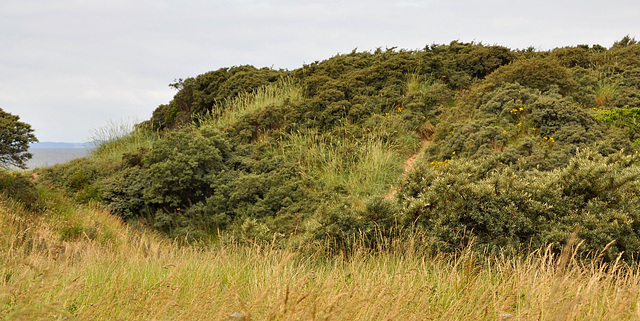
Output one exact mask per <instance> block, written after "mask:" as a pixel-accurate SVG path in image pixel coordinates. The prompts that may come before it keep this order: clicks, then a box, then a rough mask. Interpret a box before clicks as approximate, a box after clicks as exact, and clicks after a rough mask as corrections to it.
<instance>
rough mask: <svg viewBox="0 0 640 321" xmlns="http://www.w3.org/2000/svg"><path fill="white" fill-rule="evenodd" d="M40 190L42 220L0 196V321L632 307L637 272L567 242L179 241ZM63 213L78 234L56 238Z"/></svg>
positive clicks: (362, 316)
mask: <svg viewBox="0 0 640 321" xmlns="http://www.w3.org/2000/svg"><path fill="white" fill-rule="evenodd" d="M48 197H49V201H50V202H52V204H51V210H50V211H48V212H46V213H44V214H42V215H43V216H41V217H31V216H30V215H32V214H30V213H28V212H26V211H25V210H24V209H22V208H21V207H19V205H17V204H15V203H11V202H9V201H7V200H6V199H2V200H0V233H1V234H2V238H0V240H2V241H1V242H0V250H1V251H0V260H1V262H2V263H1V265H0V318H2V319H7V320H12V319H15V320H27V319H28V320H38V319H48V320H51V319H53V320H64V319H65V318H68V319H74V318H75V319H79V320H176V319H177V320H185V319H197V320H226V319H230V316H231V315H232V314H233V315H235V316H243V317H244V320H584V319H588V320H629V319H638V318H640V312H639V309H638V300H639V299H640V271H638V270H637V269H632V268H630V267H628V266H626V265H623V264H620V263H617V262H614V263H611V264H603V263H599V262H598V261H595V260H594V261H593V262H588V263H579V262H577V261H575V260H574V259H573V257H574V253H575V252H576V251H577V248H576V247H574V248H573V249H571V250H568V251H565V252H564V253H563V254H562V255H561V256H556V255H554V254H552V253H551V251H548V250H547V249H541V250H539V251H535V252H533V253H532V254H529V255H526V256H522V257H515V258H514V257H510V258H507V257H504V256H487V257H483V256H479V255H477V253H476V252H474V251H472V250H471V249H466V250H464V251H461V252H459V253H457V254H450V255H444V254H443V255H432V254H430V253H428V252H427V251H426V250H425V249H426V248H427V247H425V246H424V245H425V244H424V243H423V242H425V241H424V240H423V239H422V238H420V237H419V236H418V235H413V236H407V237H406V238H405V239H404V240H403V241H402V242H400V241H398V240H392V241H391V242H390V243H389V244H391V245H390V246H389V247H388V248H385V249H380V250H377V251H376V250H373V251H372V250H368V249H366V248H364V247H363V248H361V249H360V250H356V251H355V252H354V253H352V254H351V255H349V256H343V255H334V256H324V255H322V254H314V253H322V251H320V252H313V251H310V250H304V249H302V250H301V249H295V248H293V247H291V248H275V247H271V246H262V247H261V246H257V245H256V246H248V245H238V244H233V243H227V244H218V245H213V246H181V245H178V242H175V241H172V240H167V239H164V238H162V237H161V236H158V235H156V234H154V233H151V232H149V231H147V230H145V229H141V228H136V227H133V226H125V225H123V224H121V223H120V222H119V221H118V220H117V219H115V218H114V217H112V216H110V215H109V214H108V213H106V212H103V211H101V210H100V209H98V208H97V207H77V206H76V205H73V204H72V203H68V201H66V200H65V199H64V198H62V197H61V196H56V195H52V196H51V195H50V196H48ZM65 208H66V209H65ZM60 210H64V211H69V212H68V215H66V216H62V217H61V216H60V215H59V214H58V212H59V211H60ZM69 220H72V221H75V222H76V223H75V224H80V225H82V229H83V231H84V232H83V233H81V234H80V235H78V236H77V237H75V238H74V239H72V240H68V241H62V240H61V238H60V231H61V230H62V227H63V226H64V225H65V224H68V223H65V222H64V221H69ZM96 222H98V223H99V224H96ZM89 226H93V227H94V228H95V230H96V231H95V232H94V233H93V234H92V233H88V232H87V230H88V227H89Z"/></svg>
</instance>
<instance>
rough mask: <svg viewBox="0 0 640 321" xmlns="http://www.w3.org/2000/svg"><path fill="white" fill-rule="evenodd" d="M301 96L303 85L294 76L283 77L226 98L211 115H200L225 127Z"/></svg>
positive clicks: (298, 98)
mask: <svg viewBox="0 0 640 321" xmlns="http://www.w3.org/2000/svg"><path fill="white" fill-rule="evenodd" d="M301 98H302V86H301V85H300V84H299V83H297V82H296V80H294V79H293V78H292V77H283V78H281V79H280V80H279V81H277V82H275V83H273V84H270V85H267V86H262V87H259V88H258V89H256V90H254V91H252V92H243V93H241V94H239V95H238V96H237V97H234V98H230V99H225V100H224V101H222V102H220V103H218V104H215V105H214V106H213V108H212V111H211V114H210V115H207V116H204V117H203V116H202V115H201V116H200V117H201V118H203V119H204V120H205V122H208V123H212V124H215V125H217V126H219V127H224V126H228V125H232V124H234V123H236V122H237V121H238V120H239V119H241V118H242V117H243V116H245V115H248V114H251V113H254V112H256V111H258V110H261V109H263V108H266V107H269V106H280V105H283V104H284V103H285V102H287V101H290V102H293V101H297V100H300V99H301Z"/></svg>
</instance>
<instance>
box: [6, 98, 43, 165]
mask: <svg viewBox="0 0 640 321" xmlns="http://www.w3.org/2000/svg"><path fill="white" fill-rule="evenodd" d="M19 120H20V117H18V116H16V115H12V114H9V113H7V112H5V111H4V110H2V108H0V167H8V166H16V167H19V168H26V164H25V162H26V161H27V160H28V159H30V158H31V156H32V155H31V154H30V153H28V152H27V150H28V149H29V144H30V143H35V142H37V141H38V139H37V138H36V136H35V135H34V134H33V129H31V125H29V124H26V123H23V122H21V121H19Z"/></svg>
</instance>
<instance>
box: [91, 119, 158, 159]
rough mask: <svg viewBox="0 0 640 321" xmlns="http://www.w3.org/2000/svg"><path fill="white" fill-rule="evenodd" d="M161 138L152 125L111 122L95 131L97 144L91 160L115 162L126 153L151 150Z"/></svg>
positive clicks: (94, 139)
mask: <svg viewBox="0 0 640 321" xmlns="http://www.w3.org/2000/svg"><path fill="white" fill-rule="evenodd" d="M159 138H160V133H158V132H155V131H153V130H152V129H151V128H150V124H148V123H142V124H140V125H137V126H136V125H135V124H133V123H130V122H127V121H121V122H111V123H110V124H109V125H108V126H106V127H104V128H102V129H98V130H96V131H94V134H93V137H92V139H93V141H94V142H96V143H97V146H96V149H95V150H94V151H93V153H92V154H91V156H90V157H91V158H92V159H94V160H97V161H104V162H115V161H119V160H121V159H122V155H123V154H124V153H134V152H136V151H138V150H139V149H140V148H151V146H152V145H153V142H155V141H156V140H158V139H159Z"/></svg>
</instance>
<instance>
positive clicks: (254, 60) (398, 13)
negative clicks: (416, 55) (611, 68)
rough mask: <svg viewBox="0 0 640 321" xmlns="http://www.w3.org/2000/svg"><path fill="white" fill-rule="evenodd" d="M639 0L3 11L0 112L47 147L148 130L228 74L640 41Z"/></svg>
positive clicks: (249, 2) (140, 1) (166, 1)
mask: <svg viewBox="0 0 640 321" xmlns="http://www.w3.org/2000/svg"><path fill="white" fill-rule="evenodd" d="M639 12H640V2H638V1H635V0H609V1H606V2H605V1H603V0H601V1H594V0H581V1H577V0H576V1H574V0H555V1H550V0H539V1H513V0H511V1H508V0H485V1H470V0H401V1H383V0H366V1H365V0H357V1H356V0H353V1H352V0H340V1H316V0H311V1H292V0H234V1H216V0H209V1H205V0H181V1H177V0H173V1H171V0H153V1H151V0H126V1H125V0H108V1H105V0H100V1H93V0H57V1H49V0H0V108H2V109H4V110H5V111H7V112H10V113H13V114H17V115H19V116H20V117H21V120H22V121H25V122H27V123H29V124H31V125H32V126H33V128H34V129H35V132H36V136H37V137H38V138H39V139H40V141H64V142H80V141H85V140H88V139H89V138H90V135H91V130H92V129H97V128H100V127H103V126H105V125H106V124H107V123H108V122H109V121H110V120H112V121H118V120H120V119H125V118H127V119H131V118H137V119H141V120H144V119H148V118H150V117H151V112H152V111H153V110H154V109H155V108H156V107H157V106H158V105H160V104H163V103H167V102H169V101H170V100H171V98H172V97H173V94H174V93H175V91H174V90H173V89H171V88H169V86H168V85H169V84H170V83H172V82H173V81H174V79H178V78H186V77H192V76H196V75H199V74H202V73H204V72H207V71H210V70H216V69H219V68H221V67H229V66H237V65H245V64H250V65H254V66H256V67H274V68H282V69H295V68H299V67H301V66H302V65H303V63H310V62H314V61H316V60H324V59H327V58H329V57H331V56H334V55H336V54H337V53H348V52H351V51H352V50H353V49H354V48H357V49H358V50H359V51H363V50H367V51H369V50H374V49H376V48H379V47H380V48H383V49H384V48H387V47H398V48H404V49H421V48H424V46H425V45H430V44H433V43H437V44H448V43H449V42H451V41H452V40H460V41H464V42H470V41H476V42H482V43H484V44H498V45H503V46H506V47H509V48H513V49H515V48H527V47H529V46H533V47H535V48H538V49H540V50H548V49H552V48H555V47H562V46H573V45H578V44H589V45H592V44H600V45H603V46H605V47H610V46H611V45H612V44H613V43H614V42H615V41H617V40H620V39H621V38H622V37H624V36H625V35H630V36H631V37H639V36H640V23H639V22H638V19H637V15H638V13H639Z"/></svg>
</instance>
